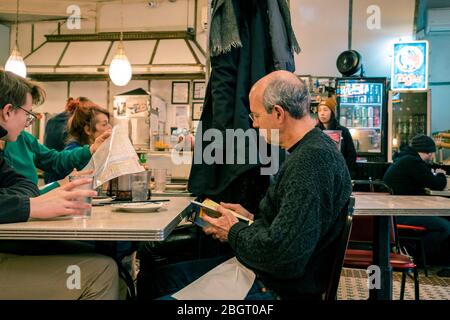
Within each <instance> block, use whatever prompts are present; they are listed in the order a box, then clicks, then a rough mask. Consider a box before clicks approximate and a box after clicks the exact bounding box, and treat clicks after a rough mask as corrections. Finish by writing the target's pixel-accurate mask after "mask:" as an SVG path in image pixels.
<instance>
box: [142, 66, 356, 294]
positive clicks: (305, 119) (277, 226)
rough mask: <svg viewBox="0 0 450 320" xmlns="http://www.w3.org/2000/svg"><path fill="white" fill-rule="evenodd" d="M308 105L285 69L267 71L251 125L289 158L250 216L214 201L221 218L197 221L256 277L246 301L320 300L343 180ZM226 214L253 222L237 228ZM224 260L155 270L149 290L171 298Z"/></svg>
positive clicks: (346, 184)
mask: <svg viewBox="0 0 450 320" xmlns="http://www.w3.org/2000/svg"><path fill="white" fill-rule="evenodd" d="M309 99H310V98H309V95H308V91H307V88H306V86H305V84H304V83H303V82H302V81H301V80H299V79H298V78H297V77H296V76H295V75H294V74H292V73H290V72H287V71H275V72H272V73H270V74H269V75H267V76H265V77H263V78H262V79H260V80H259V81H258V82H257V83H256V84H255V85H254V86H253V88H252V89H251V92H250V110H251V113H250V118H251V119H252V121H253V126H254V127H255V128H259V129H265V130H260V131H261V132H263V131H265V132H267V133H266V134H264V138H265V139H266V141H267V142H268V143H277V144H279V145H280V146H281V147H282V148H284V149H286V150H287V151H288V152H289V153H290V156H289V157H288V159H287V160H286V161H285V162H284V163H283V165H282V167H281V168H280V171H279V172H278V174H277V175H276V177H275V179H274V182H273V183H272V185H271V186H270V187H269V189H268V191H267V193H266V195H265V197H264V198H263V199H262V201H261V203H260V205H259V210H258V212H254V214H253V213H250V212H248V211H247V210H246V209H244V208H243V207H242V206H241V205H239V204H229V203H221V206H219V208H218V211H219V212H220V213H221V214H222V216H221V217H219V218H217V219H215V218H211V217H209V216H204V217H203V219H204V220H205V221H206V222H208V223H209V226H208V227H205V228H204V231H205V233H207V234H210V235H212V236H213V238H215V239H218V240H219V241H222V242H228V243H229V244H230V246H231V248H232V249H233V251H234V254H235V256H236V258H237V259H238V260H239V261H240V262H241V263H242V264H243V265H244V266H246V267H247V268H249V269H250V270H252V271H253V272H254V273H255V274H256V279H255V281H254V283H253V286H252V287H251V289H250V290H249V292H248V293H247V295H246V299H276V298H282V299H321V297H322V294H323V293H324V292H325V290H326V284H327V277H328V274H329V270H330V266H331V265H332V261H333V257H334V253H333V252H332V251H333V243H334V242H335V240H336V239H337V238H338V235H339V233H340V231H341V230H342V226H343V223H342V221H343V219H340V212H341V211H342V209H343V208H344V206H345V204H346V202H347V201H348V199H349V197H350V194H351V181H350V175H349V172H348V169H347V166H346V164H345V160H344V158H343V157H342V154H341V153H340V152H339V150H338V149H337V148H336V145H335V143H334V142H333V141H332V140H331V139H330V138H329V137H328V136H326V135H325V134H324V133H322V131H321V130H320V129H318V128H315V121H314V120H313V119H312V118H311V116H310V112H309V102H310V100H309ZM237 192H238V191H237ZM227 209H231V210H234V211H235V212H238V213H239V214H241V215H243V216H246V217H247V218H250V219H254V222H253V223H252V224H250V225H248V224H246V223H244V222H241V221H239V220H238V219H237V218H236V217H235V216H234V215H232V214H230V213H229V212H228V211H227ZM225 259H226V258H222V259H219V258H216V259H209V260H199V261H194V262H185V263H182V264H177V265H169V266H165V267H163V268H161V270H158V271H156V270H155V272H154V274H155V275H156V276H155V279H154V281H153V283H150V285H151V286H153V287H152V288H153V289H154V291H155V296H158V295H159V296H161V295H168V294H171V293H173V291H176V289H178V288H182V287H184V286H185V285H187V284H189V283H190V282H192V281H193V280H195V279H196V278H198V277H200V276H201V275H202V274H204V273H205V272H206V271H208V270H209V269H211V268H213V267H214V266H216V265H218V264H219V263H221V262H222V261H224V260H225ZM156 277H157V278H156Z"/></svg>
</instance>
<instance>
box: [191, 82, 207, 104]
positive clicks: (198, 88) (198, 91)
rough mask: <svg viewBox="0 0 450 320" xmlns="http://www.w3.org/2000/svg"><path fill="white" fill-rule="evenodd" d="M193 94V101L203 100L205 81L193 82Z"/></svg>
mask: <svg viewBox="0 0 450 320" xmlns="http://www.w3.org/2000/svg"><path fill="white" fill-rule="evenodd" d="M193 87H194V93H193V94H192V98H193V99H194V100H204V99H205V92H206V83H205V81H194V86H193Z"/></svg>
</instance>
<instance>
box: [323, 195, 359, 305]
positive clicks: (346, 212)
mask: <svg viewBox="0 0 450 320" xmlns="http://www.w3.org/2000/svg"><path fill="white" fill-rule="evenodd" d="M354 207H355V198H353V197H350V199H349V200H348V201H347V203H346V204H345V206H344V208H343V209H342V211H341V218H342V219H344V225H343V228H342V231H341V234H340V235H339V237H338V239H337V245H336V255H335V257H334V262H333V267H332V270H331V274H330V278H329V281H328V285H327V290H326V292H325V300H336V294H337V289H338V286H339V278H340V277H341V271H342V266H343V264H344V257H345V251H346V250H347V244H348V240H349V237H350V232H351V229H352V221H353V210H354Z"/></svg>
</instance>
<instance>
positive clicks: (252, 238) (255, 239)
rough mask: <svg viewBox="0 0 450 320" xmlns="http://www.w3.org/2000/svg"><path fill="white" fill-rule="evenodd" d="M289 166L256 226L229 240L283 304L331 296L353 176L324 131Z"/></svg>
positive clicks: (309, 137) (298, 149) (239, 228)
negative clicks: (328, 293) (335, 256)
mask: <svg viewBox="0 0 450 320" xmlns="http://www.w3.org/2000/svg"><path fill="white" fill-rule="evenodd" d="M293 149H294V150H293V151H292V153H291V154H290V156H289V157H288V159H287V160H286V161H285V162H284V164H283V166H282V167H281V168H280V171H279V173H278V175H277V177H276V180H275V182H274V183H273V184H272V186H271V187H270V188H269V189H268V191H267V193H266V195H265V197H264V198H263V200H262V201H261V203H260V207H259V212H258V214H257V215H255V217H256V218H255V222H254V223H253V224H252V225H251V226H246V225H245V224H244V223H241V222H239V223H237V224H235V225H234V226H233V227H232V228H231V230H230V233H229V235H228V240H229V243H230V245H231V247H232V248H233V249H234V251H235V254H236V257H237V258H238V259H239V261H241V262H242V263H243V264H244V265H246V266H247V267H249V268H250V269H252V270H253V271H255V273H256V274H257V276H258V277H259V278H260V279H261V280H262V282H263V283H264V284H265V285H266V286H267V287H269V288H271V289H273V290H274V291H275V292H276V293H277V294H278V295H280V296H281V297H282V298H285V299H290V298H293V299H295V298H298V297H302V296H308V295H318V294H321V293H323V292H324V291H325V288H326V282H327V275H326V274H327V272H329V268H330V264H331V263H332V259H333V252H331V251H332V249H331V248H332V246H331V244H332V243H333V241H334V240H335V239H336V238H337V236H338V234H339V232H340V230H341V228H342V226H341V224H340V223H338V221H339V219H338V217H339V214H340V211H341V210H342V208H343V207H344V205H345V203H346V201H347V200H348V199H349V197H350V194H351V180H350V175H349V172H348V169H347V166H346V163H345V160H344V158H343V156H342V154H341V153H340V152H339V151H338V150H337V148H336V145H335V143H334V142H333V141H332V140H331V139H330V138H329V137H328V136H326V135H325V134H324V133H322V131H321V130H320V129H318V128H315V129H313V130H312V131H310V132H309V133H307V134H306V135H305V136H304V137H303V138H302V139H301V140H300V142H299V143H297V144H296V146H294V148H293Z"/></svg>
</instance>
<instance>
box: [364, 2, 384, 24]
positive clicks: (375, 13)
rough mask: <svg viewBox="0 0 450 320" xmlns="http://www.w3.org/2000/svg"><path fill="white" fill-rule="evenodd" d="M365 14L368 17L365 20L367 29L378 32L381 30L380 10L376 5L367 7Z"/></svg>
mask: <svg viewBox="0 0 450 320" xmlns="http://www.w3.org/2000/svg"><path fill="white" fill-rule="evenodd" d="M366 12H367V14H369V15H370V16H369V17H368V18H367V20H366V25H367V29H369V30H380V29H381V8H380V6H378V5H376V4H372V5H370V6H368V7H367V10H366Z"/></svg>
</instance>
